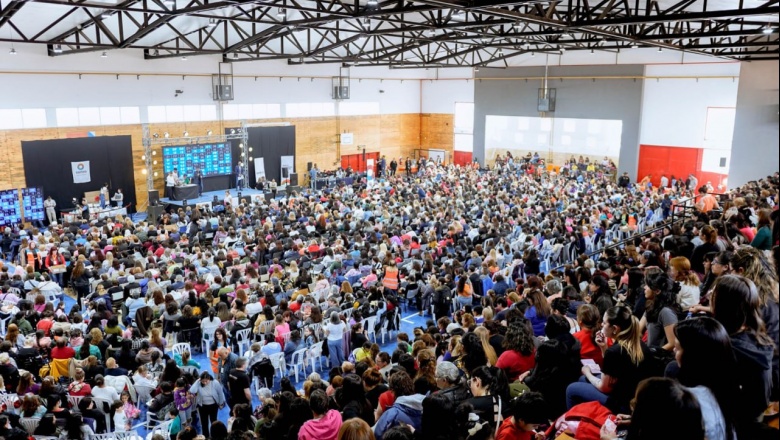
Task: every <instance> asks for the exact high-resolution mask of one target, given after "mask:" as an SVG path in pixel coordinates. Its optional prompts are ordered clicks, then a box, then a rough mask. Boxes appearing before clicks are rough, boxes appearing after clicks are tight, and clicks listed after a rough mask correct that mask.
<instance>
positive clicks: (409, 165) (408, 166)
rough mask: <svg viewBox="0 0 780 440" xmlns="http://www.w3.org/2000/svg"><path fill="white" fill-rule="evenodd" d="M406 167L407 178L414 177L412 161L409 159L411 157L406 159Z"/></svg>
mask: <svg viewBox="0 0 780 440" xmlns="http://www.w3.org/2000/svg"><path fill="white" fill-rule="evenodd" d="M404 165H405V166H406V177H409V176H411V175H412V159H411V158H409V156H407V157H406V163H405V164H404Z"/></svg>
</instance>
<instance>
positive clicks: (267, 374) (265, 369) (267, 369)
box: [251, 358, 276, 388]
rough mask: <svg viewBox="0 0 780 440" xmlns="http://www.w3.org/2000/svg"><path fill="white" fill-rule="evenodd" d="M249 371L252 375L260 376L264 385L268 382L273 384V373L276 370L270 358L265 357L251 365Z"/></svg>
mask: <svg viewBox="0 0 780 440" xmlns="http://www.w3.org/2000/svg"><path fill="white" fill-rule="evenodd" d="M251 373H252V376H253V377H258V378H260V380H261V382H262V383H263V384H264V385H266V386H267V385H268V384H270V385H271V386H273V383H274V374H275V373H276V370H275V369H274V366H273V364H272V363H271V360H270V359H268V358H265V359H262V360H260V361H258V362H257V363H255V364H254V365H252V370H251ZM269 388H270V386H269Z"/></svg>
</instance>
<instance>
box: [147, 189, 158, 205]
mask: <svg viewBox="0 0 780 440" xmlns="http://www.w3.org/2000/svg"><path fill="white" fill-rule="evenodd" d="M159 204H160V191H157V190H156V189H151V190H149V206H156V205H159Z"/></svg>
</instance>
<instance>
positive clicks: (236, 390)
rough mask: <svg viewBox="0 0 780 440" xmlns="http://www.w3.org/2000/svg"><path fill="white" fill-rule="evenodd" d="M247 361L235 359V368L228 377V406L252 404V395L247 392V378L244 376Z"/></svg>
mask: <svg viewBox="0 0 780 440" xmlns="http://www.w3.org/2000/svg"><path fill="white" fill-rule="evenodd" d="M246 365H247V359H246V358H243V357H240V358H238V359H236V368H234V369H232V370H231V371H230V374H229V375H228V391H229V392H230V406H231V407H233V406H235V405H238V404H242V403H243V404H247V405H251V404H252V395H251V393H250V392H249V382H250V381H249V376H248V375H247V374H246Z"/></svg>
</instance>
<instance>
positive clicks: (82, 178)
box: [70, 160, 92, 183]
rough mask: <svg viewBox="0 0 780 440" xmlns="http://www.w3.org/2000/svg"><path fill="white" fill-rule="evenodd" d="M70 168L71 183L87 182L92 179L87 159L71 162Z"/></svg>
mask: <svg viewBox="0 0 780 440" xmlns="http://www.w3.org/2000/svg"><path fill="white" fill-rule="evenodd" d="M70 168H71V170H72V171H73V183H87V182H90V181H91V180H92V178H91V177H90V175H89V161H88V160H82V161H80V162H71V163H70Z"/></svg>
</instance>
